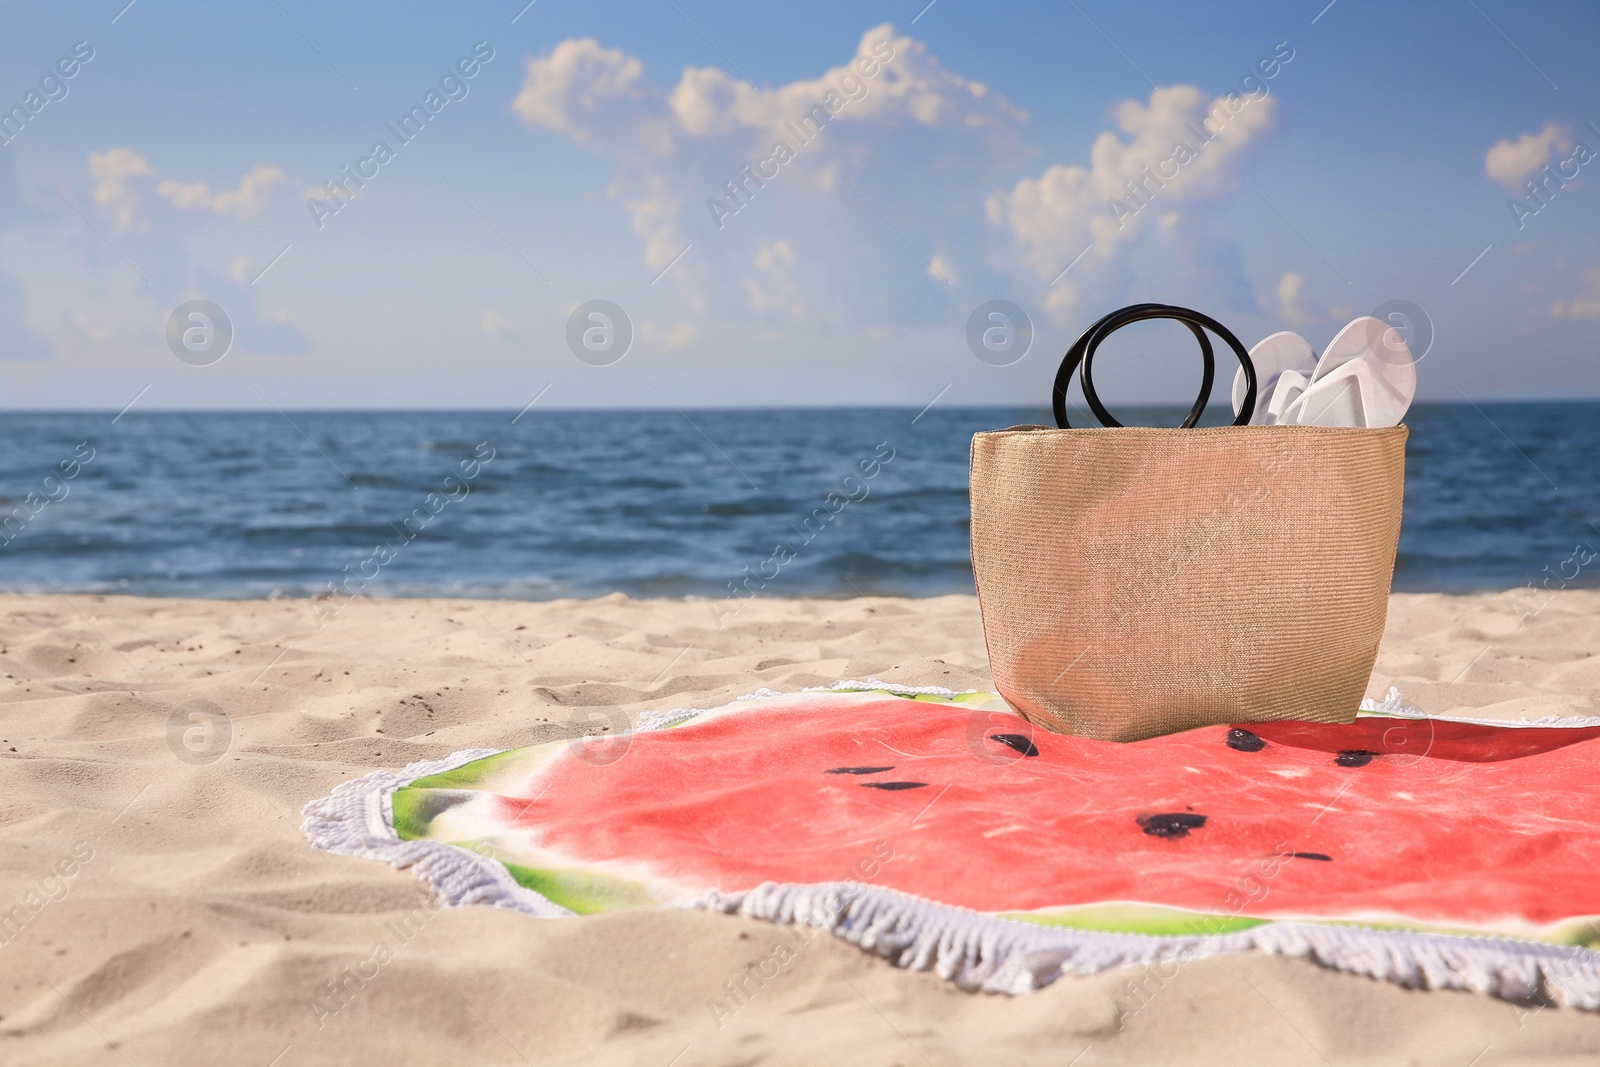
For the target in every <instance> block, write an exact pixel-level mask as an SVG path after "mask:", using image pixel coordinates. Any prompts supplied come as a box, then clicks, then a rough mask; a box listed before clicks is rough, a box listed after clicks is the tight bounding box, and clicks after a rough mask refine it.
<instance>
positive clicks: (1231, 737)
mask: <svg viewBox="0 0 1600 1067" xmlns="http://www.w3.org/2000/svg"><path fill="white" fill-rule="evenodd" d="M1228 747H1229V748H1231V749H1234V750H1235V751H1237V752H1260V751H1261V750H1262V749H1264V748H1266V747H1267V743H1266V742H1265V741H1263V740H1261V738H1259V737H1257V736H1256V735H1255V734H1253V733H1251V732H1250V731H1249V730H1241V729H1239V728H1238V727H1237V726H1235V727H1234V728H1233V729H1231V730H1229V731H1228Z"/></svg>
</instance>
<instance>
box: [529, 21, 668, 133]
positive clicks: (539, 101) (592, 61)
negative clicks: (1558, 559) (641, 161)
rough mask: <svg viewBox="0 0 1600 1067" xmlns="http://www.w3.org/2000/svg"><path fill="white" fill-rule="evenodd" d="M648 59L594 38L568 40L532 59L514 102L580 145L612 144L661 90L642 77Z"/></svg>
mask: <svg viewBox="0 0 1600 1067" xmlns="http://www.w3.org/2000/svg"><path fill="white" fill-rule="evenodd" d="M643 75H644V64H642V63H640V62H639V60H638V59H636V58H634V57H633V56H630V55H625V54H624V53H622V52H619V51H617V50H616V49H609V48H602V47H601V46H600V43H599V42H598V41H596V40H594V39H593V38H591V37H584V38H581V39H574V40H566V41H562V42H561V43H560V44H558V45H556V47H555V49H554V50H553V51H551V53H550V54H549V55H548V56H546V57H544V58H543V59H530V60H528V61H527V76H526V78H525V80H524V81H523V84H522V91H521V92H520V93H518V94H517V98H516V99H515V100H513V101H512V103H511V106H512V108H513V109H515V111H516V112H517V114H519V115H521V116H522V117H523V119H524V120H525V121H527V122H528V123H529V124H530V125H534V126H543V127H545V128H546V129H551V130H555V131H556V132H557V133H564V134H566V135H567V136H569V137H571V138H572V139H573V140H574V141H577V142H578V143H579V144H594V143H596V142H600V143H609V142H611V141H612V140H613V138H614V136H615V135H616V134H618V133H623V134H626V133H627V132H629V131H631V129H632V128H633V127H635V125H636V122H637V116H638V115H639V114H640V111H641V108H646V109H649V110H655V108H654V107H652V106H651V105H652V104H653V103H655V102H656V100H657V98H658V96H659V94H658V93H657V92H656V90H655V89H654V87H652V86H650V85H649V84H647V83H646V82H644V80H643Z"/></svg>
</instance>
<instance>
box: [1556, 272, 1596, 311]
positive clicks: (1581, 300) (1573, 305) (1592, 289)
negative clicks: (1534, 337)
mask: <svg viewBox="0 0 1600 1067" xmlns="http://www.w3.org/2000/svg"><path fill="white" fill-rule="evenodd" d="M1550 316H1551V317H1552V318H1557V319H1560V318H1569V319H1600V267H1590V268H1589V269H1588V270H1586V271H1584V272H1583V286H1582V287H1581V288H1580V289H1579V290H1578V294H1577V295H1576V296H1574V297H1573V298H1572V299H1571V300H1568V301H1566V302H1565V303H1562V302H1561V301H1560V300H1557V301H1556V302H1555V303H1554V304H1552V305H1551V307H1550Z"/></svg>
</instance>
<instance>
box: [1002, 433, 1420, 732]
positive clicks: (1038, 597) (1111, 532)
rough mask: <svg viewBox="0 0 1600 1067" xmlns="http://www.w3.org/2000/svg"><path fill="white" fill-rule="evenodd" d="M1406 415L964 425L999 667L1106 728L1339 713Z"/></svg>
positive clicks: (1364, 640) (1370, 630)
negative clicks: (1269, 422)
mask: <svg viewBox="0 0 1600 1067" xmlns="http://www.w3.org/2000/svg"><path fill="white" fill-rule="evenodd" d="M1406 433H1407V431H1406V428H1405V427H1404V426H1395V427H1391V428H1387V429H1343V428H1320V427H1312V426H1227V427H1218V428H1214V429H1159V428H1134V427H1117V428H1111V429H1064V430H1063V429H1049V428H1045V427H1017V428H1014V429H1010V430H1001V431H997V432H993V433H980V434H977V435H975V436H974V437H973V440H972V486H971V497H972V567H973V572H974V574H975V576H976V579H977V586H978V601H979V605H980V607H981V609H982V612H983V628H984V635H985V638H986V640H987V642H988V646H989V662H990V666H991V668H992V670H993V672H994V680H995V686H996V688H997V689H998V690H999V692H1000V693H1001V695H1003V696H1004V697H1005V698H1006V700H1007V702H1008V703H1010V705H1011V706H1012V707H1013V708H1015V709H1016V710H1017V711H1018V712H1020V713H1021V714H1023V715H1025V716H1026V717H1027V718H1028V719H1029V720H1031V721H1032V722H1034V723H1036V724H1038V725H1039V726H1042V727H1044V728H1046V729H1049V730H1054V731H1057V732H1065V733H1071V734H1077V735H1078V736H1080V737H1092V738H1099V739H1103V740H1113V741H1136V740H1139V739H1140V738H1145V737H1152V736H1155V735H1157V734H1163V733H1170V732H1172V731H1176V730H1185V729H1189V728H1191V727H1195V726H1203V725H1208V724H1214V723H1248V722H1263V721H1269V720H1274V719H1307V720H1312V721H1316V722H1351V721H1353V720H1354V718H1355V712H1356V709H1357V706H1358V705H1359V702H1360V700H1361V697H1362V694H1363V692H1364V690H1365V688H1366V684H1367V681H1368V678H1369V676H1370V674H1371V672H1372V664H1373V660H1374V659H1375V658H1376V656H1377V650H1378V640H1379V638H1381V637H1382V636H1383V624H1384V616H1385V613H1386V612H1387V609H1388V603H1389V581H1390V577H1391V574H1392V571H1393V567H1394V555H1395V544H1396V540H1397V538H1398V537H1399V533H1400V505H1401V496H1402V486H1403V483H1404V478H1405V442H1406Z"/></svg>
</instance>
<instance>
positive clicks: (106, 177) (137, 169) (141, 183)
mask: <svg viewBox="0 0 1600 1067" xmlns="http://www.w3.org/2000/svg"><path fill="white" fill-rule="evenodd" d="M89 173H90V174H91V175H93V177H94V179H95V188H94V194H93V195H94V202H95V203H96V204H99V205H100V206H101V207H103V208H105V209H106V210H107V211H108V212H109V213H110V214H111V218H112V220H113V222H114V223H115V226H116V229H117V230H118V231H119V232H120V231H123V230H127V229H129V228H130V227H133V228H136V229H138V230H140V231H143V230H146V229H148V228H149V225H150V224H149V222H148V221H144V222H141V223H140V224H139V225H138V226H137V227H134V221H135V218H134V216H135V213H136V211H137V209H138V206H139V204H140V203H141V202H142V201H143V199H144V193H145V192H146V191H147V190H148V189H149V187H150V186H151V184H152V183H155V185H154V188H155V192H156V193H157V195H159V196H160V197H161V198H162V199H164V200H166V201H167V202H168V203H170V204H171V205H172V206H173V207H175V208H177V209H178V210H179V211H208V212H211V213H212V214H215V215H222V216H226V217H232V218H239V219H247V218H251V217H253V216H255V215H258V214H260V213H261V209H262V208H264V207H265V206H266V203H267V200H268V198H269V197H270V196H271V193H272V187H273V186H275V185H279V184H282V183H283V182H286V181H287V180H288V176H287V175H285V174H284V173H283V170H282V169H281V168H279V167H275V166H271V165H269V164H258V165H257V166H256V167H255V169H253V170H251V171H250V172H249V173H247V174H246V175H244V177H242V178H240V179H239V187H238V188H237V189H234V190H231V191H223V192H216V193H213V192H212V191H211V187H210V186H209V185H207V184H206V183H205V182H194V183H184V182H179V181H174V180H173V179H171V178H168V179H165V180H161V181H159V182H158V181H157V179H159V178H160V174H159V173H158V172H157V171H156V169H155V168H154V167H153V166H151V165H150V161H149V160H147V159H146V158H145V157H144V156H142V155H140V154H139V153H138V152H135V151H134V150H133V149H131V148H113V149H111V150H109V151H106V152H93V153H90V155H89Z"/></svg>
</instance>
